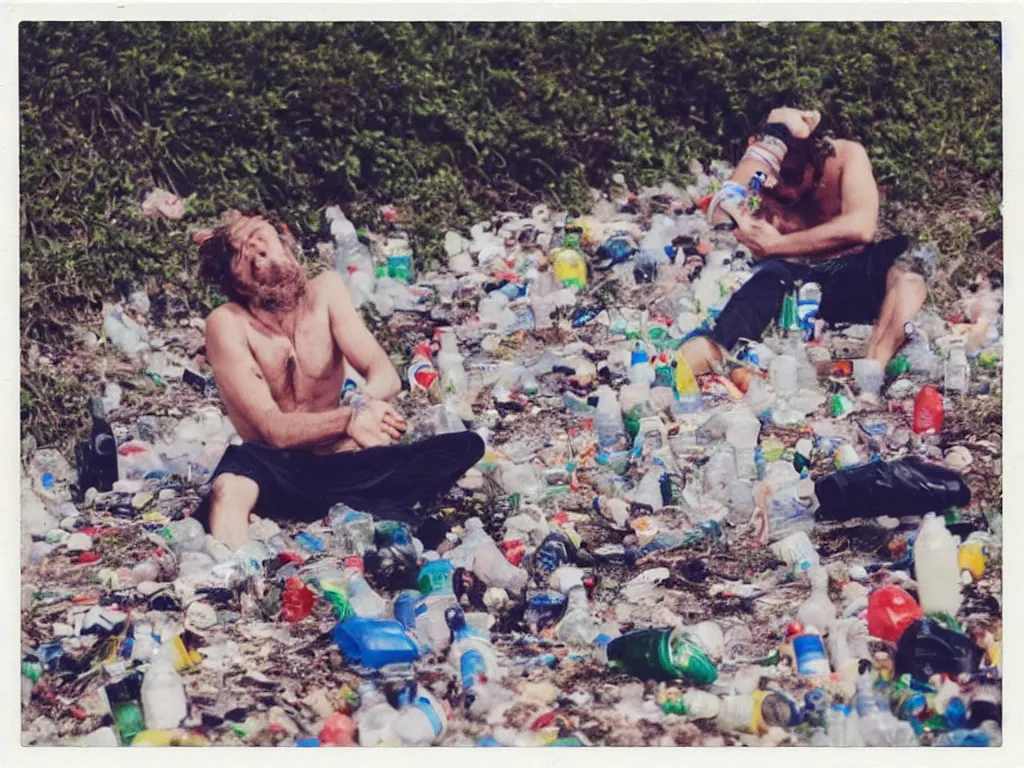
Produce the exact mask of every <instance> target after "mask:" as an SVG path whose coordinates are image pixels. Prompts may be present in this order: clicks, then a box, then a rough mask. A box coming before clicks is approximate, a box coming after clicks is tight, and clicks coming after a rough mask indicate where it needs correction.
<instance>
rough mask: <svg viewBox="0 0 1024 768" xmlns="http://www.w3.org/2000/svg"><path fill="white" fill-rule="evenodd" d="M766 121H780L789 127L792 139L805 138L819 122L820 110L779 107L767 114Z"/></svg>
mask: <svg viewBox="0 0 1024 768" xmlns="http://www.w3.org/2000/svg"><path fill="white" fill-rule="evenodd" d="M768 122H769V123H782V124H783V125H785V126H786V127H787V128H789V132H790V134H791V135H792V136H793V138H794V139H806V138H807V137H808V136H810V135H811V134H812V133H813V132H814V129H815V128H817V127H818V123H820V122H821V112H819V111H818V110H816V109H794V108H793V107H779V108H777V109H773V110H772V111H771V113H770V114H769V115H768Z"/></svg>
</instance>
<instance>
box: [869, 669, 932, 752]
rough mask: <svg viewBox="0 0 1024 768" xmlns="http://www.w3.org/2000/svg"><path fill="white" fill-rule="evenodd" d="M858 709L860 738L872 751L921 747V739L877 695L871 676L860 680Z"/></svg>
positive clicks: (908, 724)
mask: <svg viewBox="0 0 1024 768" xmlns="http://www.w3.org/2000/svg"><path fill="white" fill-rule="evenodd" d="M854 705H855V706H856V708H857V717H858V719H859V730H860V736H861V738H862V739H863V740H864V743H865V744H866V745H867V746H869V747H910V746H915V745H916V744H917V736H915V735H914V729H913V727H912V726H911V725H910V723H906V722H903V721H902V720H900V719H898V718H897V717H896V716H895V715H894V714H893V713H892V712H891V711H890V710H889V706H888V704H887V703H886V701H885V699H883V698H882V697H881V696H879V695H878V694H877V693H875V690H874V683H873V682H872V680H871V676H870V675H868V674H866V673H865V674H863V675H861V676H860V677H859V678H858V679H857V695H856V696H855V697H854Z"/></svg>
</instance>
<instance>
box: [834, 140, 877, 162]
mask: <svg viewBox="0 0 1024 768" xmlns="http://www.w3.org/2000/svg"><path fill="white" fill-rule="evenodd" d="M832 146H834V147H835V148H836V157H837V158H838V159H839V162H840V163H841V164H843V165H846V164H847V163H849V162H851V161H855V160H861V159H867V157H868V151H867V149H866V148H865V147H864V145H863V144H861V143H860V142H859V141H853V140H852V139H832Z"/></svg>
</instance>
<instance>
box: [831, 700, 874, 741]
mask: <svg viewBox="0 0 1024 768" xmlns="http://www.w3.org/2000/svg"><path fill="white" fill-rule="evenodd" d="M859 725H860V723H859V718H858V717H857V713H856V712H855V711H853V710H851V709H850V707H848V706H846V705H845V704H834V705H832V707H830V708H829V709H828V711H827V712H826V713H825V730H826V732H827V734H828V742H827V746H830V747H863V746H864V739H863V737H861V735H860V730H859Z"/></svg>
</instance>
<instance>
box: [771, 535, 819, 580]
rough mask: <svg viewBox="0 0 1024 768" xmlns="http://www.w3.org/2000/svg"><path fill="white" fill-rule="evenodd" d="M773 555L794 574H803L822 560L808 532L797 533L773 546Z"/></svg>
mask: <svg viewBox="0 0 1024 768" xmlns="http://www.w3.org/2000/svg"><path fill="white" fill-rule="evenodd" d="M771 549H772V554H774V555H775V556H776V557H777V558H779V559H780V560H781V561H782V562H784V563H785V564H786V565H787V566H789V568H791V569H792V570H793V572H794V573H801V572H802V571H805V570H807V569H809V568H813V567H814V566H816V565H818V564H819V563H820V562H821V560H820V559H819V557H818V550H816V549H815V548H814V544H812V543H811V540H810V538H809V537H808V536H807V532H806V531H797V532H796V533H791V534H790V535H789V536H786V537H785V538H783V539H781V540H779V541H777V542H775V543H774V544H772V547H771Z"/></svg>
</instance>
